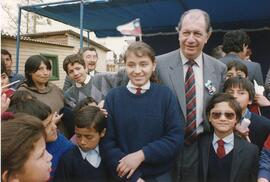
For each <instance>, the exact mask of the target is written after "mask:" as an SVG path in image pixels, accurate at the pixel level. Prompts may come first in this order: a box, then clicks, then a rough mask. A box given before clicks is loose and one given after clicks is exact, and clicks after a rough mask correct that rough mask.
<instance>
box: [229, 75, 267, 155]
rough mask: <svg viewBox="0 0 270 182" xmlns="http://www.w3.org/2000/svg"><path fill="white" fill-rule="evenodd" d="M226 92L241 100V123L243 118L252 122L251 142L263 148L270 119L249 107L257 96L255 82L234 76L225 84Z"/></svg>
mask: <svg viewBox="0 0 270 182" xmlns="http://www.w3.org/2000/svg"><path fill="white" fill-rule="evenodd" d="M224 92H226V93H229V94H230V95H232V96H234V98H235V99H236V100H237V101H238V102H239V104H240V106H241V109H242V120H241V121H240V123H241V122H242V121H243V118H246V119H249V120H250V122H251V123H250V125H249V126H248V129H249V132H248V136H249V138H250V140H251V143H254V144H255V145H257V146H258V147H259V149H260V150H261V148H262V147H263V143H264V141H265V140H266V138H267V136H268V134H269V133H270V120H269V119H268V118H266V117H263V116H260V115H258V114H255V113H252V112H250V111H249V109H248V105H249V104H251V103H252V101H253V99H254V96H255V89H254V86H253V84H252V83H251V81H250V80H248V79H246V78H242V77H233V78H230V79H228V80H226V82H225V84H224ZM237 128H238V127H237ZM240 132H241V131H240ZM242 134H244V133H242ZM244 135H247V134H244Z"/></svg>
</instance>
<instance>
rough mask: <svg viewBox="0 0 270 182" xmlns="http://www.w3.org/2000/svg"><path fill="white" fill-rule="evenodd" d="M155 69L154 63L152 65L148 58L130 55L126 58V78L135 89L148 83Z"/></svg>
mask: <svg viewBox="0 0 270 182" xmlns="http://www.w3.org/2000/svg"><path fill="white" fill-rule="evenodd" d="M155 68H156V63H153V62H152V60H151V59H150V58H149V57H148V56H143V57H137V56H135V55H134V54H133V53H130V54H129V55H128V57H127V60H126V71H127V74H128V78H129V80H130V81H131V83H132V84H133V85H135V86H137V87H141V86H143V85H144V84H146V83H147V82H148V80H149V79H150V77H151V75H152V73H153V71H155Z"/></svg>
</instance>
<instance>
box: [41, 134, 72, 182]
mask: <svg viewBox="0 0 270 182" xmlns="http://www.w3.org/2000/svg"><path fill="white" fill-rule="evenodd" d="M73 146H74V145H73V144H72V143H71V142H70V141H69V140H68V139H66V137H65V136H64V135H62V134H60V133H58V137H57V139H56V140H55V141H53V142H49V143H46V150H47V151H48V152H49V153H50V154H51V155H52V156H53V158H52V171H51V179H52V178H53V176H54V173H55V170H56V167H57V165H58V162H59V160H60V158H61V157H62V155H64V154H65V153H66V152H67V151H69V150H70V149H71V148H72V147H73Z"/></svg>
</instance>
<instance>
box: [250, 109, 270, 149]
mask: <svg viewBox="0 0 270 182" xmlns="http://www.w3.org/2000/svg"><path fill="white" fill-rule="evenodd" d="M250 121H251V123H250V125H249V127H248V128H249V138H250V140H251V143H253V144H255V145H257V146H258V147H259V149H260V150H261V149H262V147H263V144H264V142H265V141H266V139H267V137H268V135H269V133H270V120H269V119H268V118H266V117H263V116H260V115H258V114H255V113H251V118H250Z"/></svg>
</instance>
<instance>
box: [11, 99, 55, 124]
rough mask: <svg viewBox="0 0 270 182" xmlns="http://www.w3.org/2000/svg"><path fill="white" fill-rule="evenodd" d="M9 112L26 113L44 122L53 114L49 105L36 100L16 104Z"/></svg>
mask: <svg viewBox="0 0 270 182" xmlns="http://www.w3.org/2000/svg"><path fill="white" fill-rule="evenodd" d="M8 111H10V112H13V113H26V114H29V115H31V116H35V117H37V118H39V119H40V120H42V121H43V120H45V119H46V118H47V117H48V116H49V115H50V114H51V113H52V110H51V108H50V107H49V106H48V105H47V104H45V103H43V102H41V101H39V100H37V99H35V98H32V99H26V100H25V101H22V102H17V103H14V104H13V105H12V106H10V108H9V109H8Z"/></svg>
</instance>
